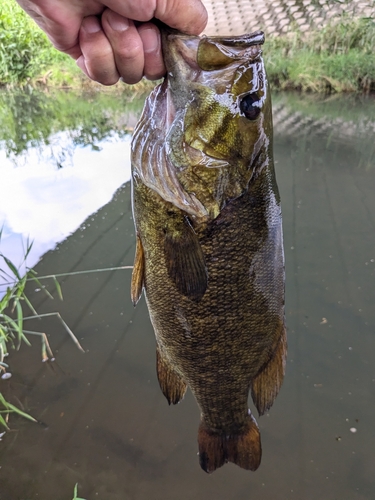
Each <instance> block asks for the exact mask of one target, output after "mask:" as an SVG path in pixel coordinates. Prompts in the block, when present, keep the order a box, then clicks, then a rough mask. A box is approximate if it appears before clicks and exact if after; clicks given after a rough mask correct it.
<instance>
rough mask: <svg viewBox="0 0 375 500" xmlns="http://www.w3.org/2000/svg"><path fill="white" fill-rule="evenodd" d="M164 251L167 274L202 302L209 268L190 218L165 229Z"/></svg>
mask: <svg viewBox="0 0 375 500" xmlns="http://www.w3.org/2000/svg"><path fill="white" fill-rule="evenodd" d="M164 251H165V257H166V263H167V269H168V274H169V276H170V278H171V279H172V280H173V281H174V283H175V284H176V287H177V289H178V291H179V292H180V293H182V294H183V295H185V296H186V297H189V298H190V299H191V300H193V301H194V302H199V301H200V300H201V299H202V297H203V295H204V293H205V291H206V288H207V269H206V263H205V258H204V255H203V251H202V248H201V245H200V243H199V240H198V236H197V235H196V233H195V232H194V229H193V228H192V227H191V225H190V223H189V221H188V219H187V217H184V218H183V221H182V224H181V223H180V224H178V225H177V224H176V226H175V227H173V228H172V225H171V227H170V228H167V229H166V234H165V240H164Z"/></svg>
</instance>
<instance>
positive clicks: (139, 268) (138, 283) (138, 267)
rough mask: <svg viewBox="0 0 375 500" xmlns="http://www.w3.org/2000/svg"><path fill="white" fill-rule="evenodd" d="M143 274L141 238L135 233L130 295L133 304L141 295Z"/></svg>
mask: <svg viewBox="0 0 375 500" xmlns="http://www.w3.org/2000/svg"><path fill="white" fill-rule="evenodd" d="M144 276H145V255H144V251H143V246H142V241H141V238H140V237H139V236H138V234H137V243H136V247H135V257H134V267H133V273H132V281H131V288H130V295H131V299H132V302H133V305H134V306H135V305H136V304H137V302H138V301H139V299H140V298H141V295H142V288H143V282H144Z"/></svg>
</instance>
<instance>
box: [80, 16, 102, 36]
mask: <svg viewBox="0 0 375 500" xmlns="http://www.w3.org/2000/svg"><path fill="white" fill-rule="evenodd" d="M82 28H83V29H84V30H85V31H86V33H97V32H98V31H100V30H101V29H102V27H101V26H100V23H99V20H98V19H97V18H96V17H94V16H90V17H86V18H85V19H84V20H83V21H82Z"/></svg>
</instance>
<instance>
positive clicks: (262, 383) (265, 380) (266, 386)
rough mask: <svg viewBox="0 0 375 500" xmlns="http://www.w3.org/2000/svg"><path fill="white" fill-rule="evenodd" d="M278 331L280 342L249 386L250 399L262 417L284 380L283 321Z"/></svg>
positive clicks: (284, 342)
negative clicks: (279, 332)
mask: <svg viewBox="0 0 375 500" xmlns="http://www.w3.org/2000/svg"><path fill="white" fill-rule="evenodd" d="M280 329H281V335H280V340H279V343H278V345H277V347H276V350H275V352H274V354H273V356H272V358H271V359H270V361H269V362H268V363H267V364H266V365H265V367H264V368H263V369H262V370H261V371H260V372H259V373H258V375H257V376H256V377H255V379H254V380H253V382H252V385H251V397H252V398H253V401H254V404H255V406H256V408H257V410H258V412H259V415H263V414H264V413H265V412H266V411H267V410H269V408H271V406H272V403H273V402H274V400H275V398H276V396H277V394H278V392H279V390H280V387H281V384H282V382H283V379H284V373H285V362H286V351H287V344H286V329H285V324H284V321H281V324H280Z"/></svg>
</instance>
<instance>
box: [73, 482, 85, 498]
mask: <svg viewBox="0 0 375 500" xmlns="http://www.w3.org/2000/svg"><path fill="white" fill-rule="evenodd" d="M77 495H78V483H76V485H75V486H74V497H73V500H85V499H84V498H81V497H77Z"/></svg>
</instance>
